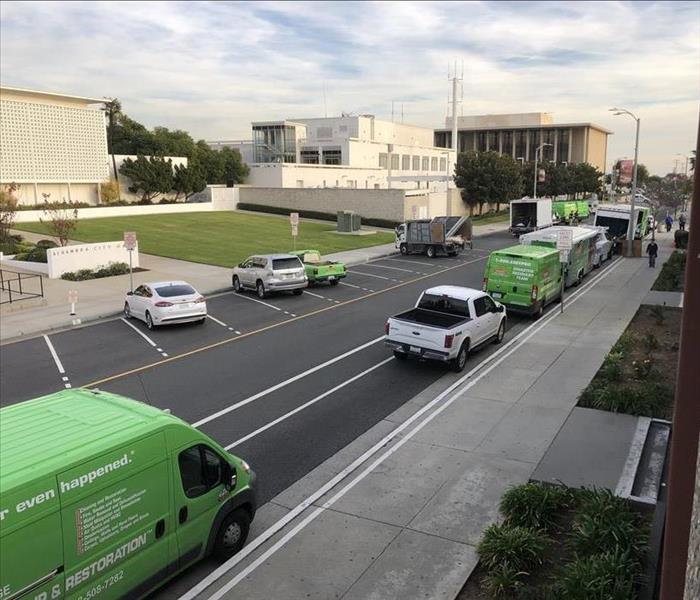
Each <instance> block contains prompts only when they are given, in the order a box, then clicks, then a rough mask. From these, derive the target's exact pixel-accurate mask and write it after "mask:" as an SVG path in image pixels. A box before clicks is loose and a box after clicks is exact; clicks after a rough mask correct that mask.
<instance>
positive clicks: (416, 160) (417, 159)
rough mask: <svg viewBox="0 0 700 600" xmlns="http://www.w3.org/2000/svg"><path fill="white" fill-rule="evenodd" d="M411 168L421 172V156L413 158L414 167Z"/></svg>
mask: <svg viewBox="0 0 700 600" xmlns="http://www.w3.org/2000/svg"><path fill="white" fill-rule="evenodd" d="M411 168H412V170H413V171H420V156H414V157H413V166H412V167H411Z"/></svg>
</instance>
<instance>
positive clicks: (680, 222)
mask: <svg viewBox="0 0 700 600" xmlns="http://www.w3.org/2000/svg"><path fill="white" fill-rule="evenodd" d="M678 229H680V230H681V231H685V215H684V214H683V213H681V216H680V217H678Z"/></svg>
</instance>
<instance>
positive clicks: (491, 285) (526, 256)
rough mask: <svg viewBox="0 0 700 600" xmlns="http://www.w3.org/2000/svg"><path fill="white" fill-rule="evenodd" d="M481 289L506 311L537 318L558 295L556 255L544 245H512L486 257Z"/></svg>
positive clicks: (557, 256) (558, 274)
mask: <svg viewBox="0 0 700 600" xmlns="http://www.w3.org/2000/svg"><path fill="white" fill-rule="evenodd" d="M483 290H484V291H485V292H487V293H488V294H490V295H491V296H492V297H493V298H495V299H496V300H498V301H499V302H500V303H502V304H505V305H506V307H507V308H508V310H512V311H514V312H524V313H527V314H530V315H533V316H534V317H535V318H538V317H540V316H541V315H542V313H543V311H544V307H545V306H546V305H547V304H549V303H550V302H554V301H555V300H557V299H559V297H560V296H561V265H560V263H559V252H558V251H557V250H553V249H552V248H547V247H545V246H525V245H520V246H512V247H510V248H503V249H502V250H496V251H495V252H492V253H491V255H490V256H489V260H488V263H487V264H486V271H485V272H484V285H483Z"/></svg>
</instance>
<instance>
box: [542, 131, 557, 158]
mask: <svg viewBox="0 0 700 600" xmlns="http://www.w3.org/2000/svg"><path fill="white" fill-rule="evenodd" d="M542 143H544V144H551V146H545V147H544V148H542V156H541V158H542V160H545V161H547V160H549V161H552V160H554V130H553V129H545V130H544V131H542Z"/></svg>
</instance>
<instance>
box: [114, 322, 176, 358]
mask: <svg viewBox="0 0 700 600" xmlns="http://www.w3.org/2000/svg"><path fill="white" fill-rule="evenodd" d="M119 320H120V321H122V322H123V323H124V324H125V325H128V326H129V327H131V328H132V329H133V330H134V331H135V332H136V333H138V334H139V335H140V336H141V337H142V338H143V339H144V340H146V341H147V342H148V343H149V344H150V345H151V346H153V347H154V348H155V349H156V351H157V352H160V353H161V355H162V356H165V357H166V358H167V357H168V353H167V352H164V351H163V349H162V348H160V347H158V344H156V343H155V342H154V341H153V340H152V339H151V338H149V337H148V336H147V335H146V334H145V333H144V332H143V331H141V330H140V329H139V328H138V327H136V325H134V324H132V323H129V321H127V320H126V319H125V318H124V317H122V318H121V319H119Z"/></svg>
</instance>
